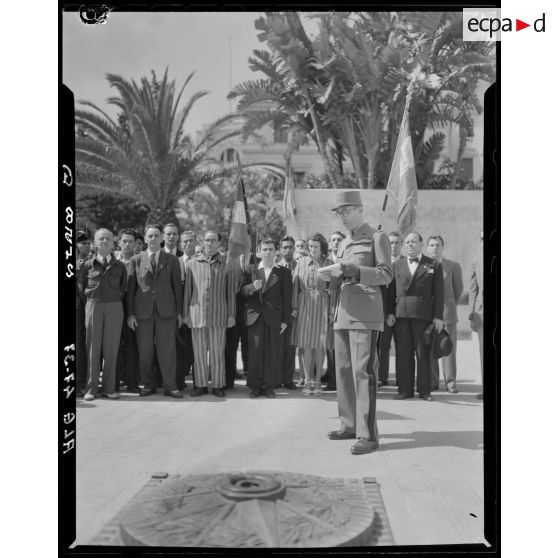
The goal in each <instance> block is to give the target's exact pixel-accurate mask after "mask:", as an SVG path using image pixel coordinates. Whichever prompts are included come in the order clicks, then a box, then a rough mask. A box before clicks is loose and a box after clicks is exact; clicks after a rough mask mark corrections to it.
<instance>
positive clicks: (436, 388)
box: [430, 386, 440, 391]
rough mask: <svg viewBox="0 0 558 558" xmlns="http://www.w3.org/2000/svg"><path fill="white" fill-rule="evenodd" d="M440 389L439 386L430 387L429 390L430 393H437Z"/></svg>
mask: <svg viewBox="0 0 558 558" xmlns="http://www.w3.org/2000/svg"><path fill="white" fill-rule="evenodd" d="M439 389H440V386H432V387H431V388H430V391H438V390H439Z"/></svg>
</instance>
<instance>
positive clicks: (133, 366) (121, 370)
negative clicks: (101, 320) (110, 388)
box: [116, 229, 140, 393]
mask: <svg viewBox="0 0 558 558" xmlns="http://www.w3.org/2000/svg"><path fill="white" fill-rule="evenodd" d="M118 238H119V241H118V243H119V245H120V252H118V254H116V259H117V260H119V261H121V262H122V263H123V264H124V265H125V266H126V271H127V273H128V274H129V273H130V262H131V260H132V258H133V257H134V249H135V241H136V233H135V231H134V230H133V229H122V230H121V231H120V233H119V234H118ZM123 303H124V315H128V312H127V311H126V298H124V300H123ZM117 370H118V377H117V381H116V390H117V391H118V390H119V389H120V380H123V381H124V383H125V384H126V389H127V391H129V392H131V393H139V391H140V390H139V384H138V380H139V361H138V343H137V341H136V335H135V333H134V332H133V331H132V330H131V329H130V328H129V327H128V324H127V323H126V321H125V320H124V321H123V323H122V335H121V341H120V347H119V350H118V362H117Z"/></svg>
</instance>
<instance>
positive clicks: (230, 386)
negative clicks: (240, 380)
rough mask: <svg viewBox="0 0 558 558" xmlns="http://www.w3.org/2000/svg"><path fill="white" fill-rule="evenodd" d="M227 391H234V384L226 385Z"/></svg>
mask: <svg viewBox="0 0 558 558" xmlns="http://www.w3.org/2000/svg"><path fill="white" fill-rule="evenodd" d="M225 389H234V384H225Z"/></svg>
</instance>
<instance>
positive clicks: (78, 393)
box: [76, 389, 85, 397]
mask: <svg viewBox="0 0 558 558" xmlns="http://www.w3.org/2000/svg"><path fill="white" fill-rule="evenodd" d="M84 395H85V391H84V390H82V389H76V397H83V396H84Z"/></svg>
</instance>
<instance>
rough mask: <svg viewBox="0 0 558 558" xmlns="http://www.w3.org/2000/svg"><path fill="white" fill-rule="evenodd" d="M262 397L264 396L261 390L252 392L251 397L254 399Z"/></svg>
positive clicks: (257, 389)
mask: <svg viewBox="0 0 558 558" xmlns="http://www.w3.org/2000/svg"><path fill="white" fill-rule="evenodd" d="M260 395H262V390H261V389H260V388H256V389H253V390H252V391H251V392H250V397H252V398H254V397H259V396H260Z"/></svg>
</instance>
